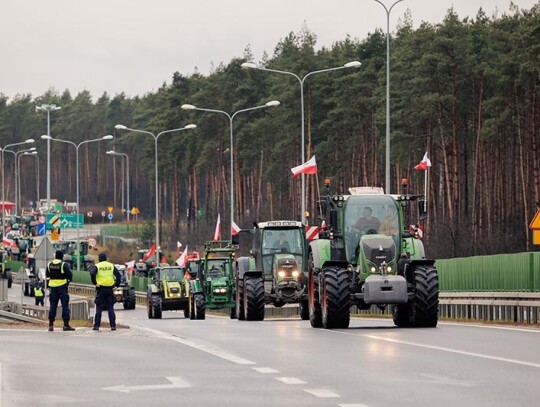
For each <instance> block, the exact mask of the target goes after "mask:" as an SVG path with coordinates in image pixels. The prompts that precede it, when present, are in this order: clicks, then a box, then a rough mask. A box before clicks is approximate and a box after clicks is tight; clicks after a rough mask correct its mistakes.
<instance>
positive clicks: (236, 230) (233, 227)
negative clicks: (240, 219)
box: [231, 220, 240, 236]
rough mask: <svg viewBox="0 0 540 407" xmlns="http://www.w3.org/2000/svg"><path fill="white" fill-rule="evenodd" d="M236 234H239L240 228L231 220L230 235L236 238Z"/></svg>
mask: <svg viewBox="0 0 540 407" xmlns="http://www.w3.org/2000/svg"><path fill="white" fill-rule="evenodd" d="M238 233H240V226H238V225H237V224H236V223H235V221H234V220H233V221H232V224H231V234H232V235H233V236H236V235H237V234H238Z"/></svg>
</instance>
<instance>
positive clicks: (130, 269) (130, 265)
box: [126, 260, 135, 275]
mask: <svg viewBox="0 0 540 407" xmlns="http://www.w3.org/2000/svg"><path fill="white" fill-rule="evenodd" d="M134 268H135V260H131V261H128V262H127V263H126V269H127V272H128V274H129V275H131V274H133V269H134Z"/></svg>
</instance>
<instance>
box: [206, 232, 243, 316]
mask: <svg viewBox="0 0 540 407" xmlns="http://www.w3.org/2000/svg"><path fill="white" fill-rule="evenodd" d="M234 253H235V250H234V247H233V245H232V243H231V241H229V240H226V241H225V240H218V241H210V242H206V244H205V245H204V260H203V267H202V277H201V280H202V283H203V288H204V296H205V300H206V308H207V309H215V310H217V309H224V308H225V309H229V310H230V316H231V318H236V283H235V279H234Z"/></svg>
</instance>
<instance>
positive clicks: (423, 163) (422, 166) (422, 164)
mask: <svg viewBox="0 0 540 407" xmlns="http://www.w3.org/2000/svg"><path fill="white" fill-rule="evenodd" d="M428 167H431V160H430V159H429V158H428V156H427V153H425V154H424V158H422V161H420V163H419V164H418V165H415V166H414V169H415V170H420V171H422V170H427V169H428Z"/></svg>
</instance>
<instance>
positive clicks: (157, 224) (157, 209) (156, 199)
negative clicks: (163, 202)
mask: <svg viewBox="0 0 540 407" xmlns="http://www.w3.org/2000/svg"><path fill="white" fill-rule="evenodd" d="M114 128H115V129H116V130H126V131H132V132H134V133H143V134H148V135H150V136H152V137H153V138H154V154H155V155H154V164H155V167H154V171H155V172H156V175H155V180H154V182H155V184H156V186H155V188H156V196H155V201H156V264H157V265H158V266H159V264H160V262H161V256H160V247H159V184H158V182H159V177H158V149H157V142H158V139H159V136H161V135H162V134H166V133H174V132H177V131H183V130H191V129H195V128H197V126H196V125H194V124H188V125H187V126H184V127H180V128H178V129H171V130H164V131H162V132H161V133H158V135H157V136H156V135H155V134H154V133H152V132H150V131H147V130H139V129H132V128H130V127H127V126H124V125H123V124H117V125H116V126H114Z"/></svg>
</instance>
